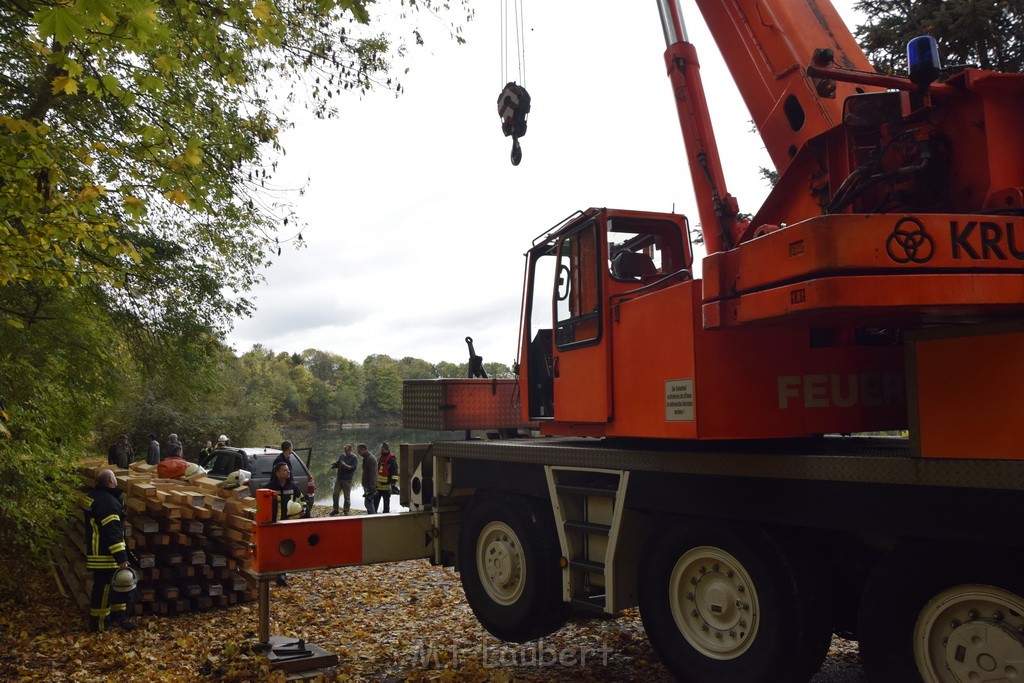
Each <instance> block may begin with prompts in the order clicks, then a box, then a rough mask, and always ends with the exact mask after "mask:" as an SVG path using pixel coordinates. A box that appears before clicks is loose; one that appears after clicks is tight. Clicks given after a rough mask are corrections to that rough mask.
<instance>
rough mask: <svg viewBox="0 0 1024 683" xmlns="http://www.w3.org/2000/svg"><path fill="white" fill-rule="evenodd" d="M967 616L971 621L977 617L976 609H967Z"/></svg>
mask: <svg viewBox="0 0 1024 683" xmlns="http://www.w3.org/2000/svg"><path fill="white" fill-rule="evenodd" d="M967 616H968V617H969V618H970V619H971V620H972V621H973V620H975V619H977V618H978V610H976V609H969V610H967Z"/></svg>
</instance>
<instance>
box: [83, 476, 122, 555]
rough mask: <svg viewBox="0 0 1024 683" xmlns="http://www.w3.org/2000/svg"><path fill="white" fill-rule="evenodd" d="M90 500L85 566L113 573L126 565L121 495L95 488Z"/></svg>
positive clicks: (114, 490) (116, 491) (86, 516)
mask: <svg viewBox="0 0 1024 683" xmlns="http://www.w3.org/2000/svg"><path fill="white" fill-rule="evenodd" d="M89 498H90V499H91V501H90V503H89V509H88V510H86V512H85V553H86V555H85V566H86V567H88V568H89V569H116V568H117V567H118V566H119V565H120V564H122V563H124V562H127V561H128V546H127V545H126V544H125V539H124V506H123V505H122V504H121V491H119V490H118V489H108V488H102V487H100V488H95V489H93V490H92V491H90V492H89Z"/></svg>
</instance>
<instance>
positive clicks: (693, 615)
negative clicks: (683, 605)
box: [690, 610, 699, 617]
mask: <svg viewBox="0 0 1024 683" xmlns="http://www.w3.org/2000/svg"><path fill="white" fill-rule="evenodd" d="M698 615H699V612H697V610H691V611H690V616H691V617H696V616H698Z"/></svg>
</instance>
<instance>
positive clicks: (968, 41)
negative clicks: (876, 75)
mask: <svg viewBox="0 0 1024 683" xmlns="http://www.w3.org/2000/svg"><path fill="white" fill-rule="evenodd" d="M854 7H855V8H856V9H857V10H859V11H861V12H863V13H864V14H865V15H866V16H867V22H866V23H865V24H863V25H862V26H858V27H857V30H856V36H857V40H858V41H859V42H860V44H861V47H863V49H864V52H865V53H866V54H867V56H868V59H870V60H871V62H872V63H873V64H874V65H875V68H877V69H878V70H879V71H882V72H886V73H906V68H907V67H906V60H907V56H906V44H907V42H908V41H909V40H910V39H911V38H915V37H917V36H920V35H925V34H927V35H931V36H933V37H934V38H935V39H936V40H937V41H938V43H939V54H940V55H941V57H942V60H943V64H945V65H972V66H980V67H981V68H983V69H995V70H996V71H1021V70H1024V3H1021V2H1019V1H1017V0H1014V1H1007V0H924V1H923V2H906V1H905V0H859V1H858V2H857V3H856V4H855V5H854Z"/></svg>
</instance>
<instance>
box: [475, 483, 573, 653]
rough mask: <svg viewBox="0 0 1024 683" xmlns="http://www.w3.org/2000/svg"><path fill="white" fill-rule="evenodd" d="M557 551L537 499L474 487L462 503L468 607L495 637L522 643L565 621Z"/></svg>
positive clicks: (550, 522) (548, 515)
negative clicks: (470, 496) (481, 490)
mask: <svg viewBox="0 0 1024 683" xmlns="http://www.w3.org/2000/svg"><path fill="white" fill-rule="evenodd" d="M560 557H561V551H560V549H559V545H558V537H557V535H556V531H555V523H554V519H553V516H552V514H551V510H550V509H549V508H548V507H547V506H545V505H543V504H542V503H540V502H536V501H532V500H530V499H528V498H522V497H519V496H513V495H508V494H502V493H490V492H477V494H476V495H475V496H474V497H473V500H472V501H471V502H470V504H469V505H468V506H467V508H466V510H465V514H464V516H463V522H462V526H461V529H460V531H459V574H460V576H461V578H462V587H463V589H464V590H465V592H466V599H467V600H468V601H469V606H470V607H471V608H472V609H473V613H474V614H475V615H476V617H477V619H478V620H479V621H480V623H481V624H482V625H483V627H484V628H486V629H487V630H488V631H489V632H490V633H491V634H492V635H494V636H495V637H496V638H499V639H501V640H506V641H511V642H519V643H521V642H525V641H527V640H533V639H535V638H540V637H541V636H546V635H548V634H549V633H552V632H554V631H556V630H558V629H559V628H561V626H562V625H563V624H564V623H565V620H566V614H567V610H566V605H565V603H564V602H562V569H561V567H560V566H559V559H560ZM488 563H490V570H489V569H488Z"/></svg>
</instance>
